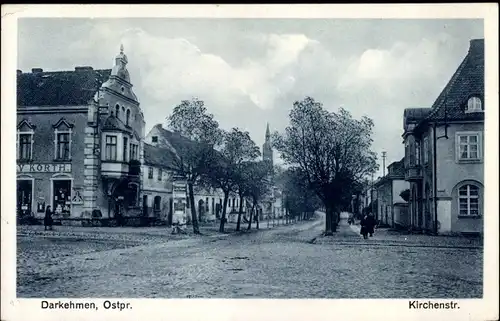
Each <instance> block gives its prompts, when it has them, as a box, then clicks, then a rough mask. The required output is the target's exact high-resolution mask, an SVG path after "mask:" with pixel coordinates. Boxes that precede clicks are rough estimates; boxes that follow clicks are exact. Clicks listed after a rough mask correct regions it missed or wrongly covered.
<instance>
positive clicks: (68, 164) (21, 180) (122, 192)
mask: <svg viewBox="0 0 500 321" xmlns="http://www.w3.org/2000/svg"><path fill="white" fill-rule="evenodd" d="M127 63H128V61H127V56H126V55H125V54H124V53H123V47H122V48H121V50H120V53H119V54H118V55H117V56H116V59H115V66H114V67H113V68H112V69H111V70H109V69H108V70H93V69H92V68H91V67H76V68H75V70H74V71H59V72H43V70H42V69H33V70H32V72H31V73H23V72H21V71H18V72H17V211H18V214H19V215H23V214H30V213H33V214H34V216H35V217H38V218H40V217H43V215H44V211H45V209H46V207H47V206H49V205H50V206H51V207H52V210H53V211H54V212H55V214H54V218H55V219H58V218H63V219H68V220H71V219H75V218H81V217H87V216H88V217H90V216H91V215H92V211H94V214H95V215H97V216H102V217H115V216H121V215H133V214H136V212H137V210H138V209H140V208H139V192H140V189H141V186H140V185H141V181H140V168H138V166H137V165H135V166H134V165H133V163H134V161H135V162H136V163H140V162H141V158H142V140H143V137H144V118H143V114H142V111H141V109H140V107H139V102H138V99H137V97H136V96H135V94H134V93H133V91H132V84H131V82H130V76H129V74H128V71H127V68H126V65H127ZM98 212H100V214H98Z"/></svg>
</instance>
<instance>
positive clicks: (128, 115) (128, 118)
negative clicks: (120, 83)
mask: <svg viewBox="0 0 500 321" xmlns="http://www.w3.org/2000/svg"><path fill="white" fill-rule="evenodd" d="M129 122H130V109H127V118H126V122H125V125H127V126H129V125H130V124H129Z"/></svg>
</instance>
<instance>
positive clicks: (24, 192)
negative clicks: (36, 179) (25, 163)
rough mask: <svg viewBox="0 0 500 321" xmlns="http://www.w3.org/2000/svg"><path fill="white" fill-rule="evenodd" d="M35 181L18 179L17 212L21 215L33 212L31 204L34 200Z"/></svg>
mask: <svg viewBox="0 0 500 321" xmlns="http://www.w3.org/2000/svg"><path fill="white" fill-rule="evenodd" d="M32 192H33V181H32V180H18V181H17V213H18V214H19V215H27V214H31V205H32V200H33V195H32Z"/></svg>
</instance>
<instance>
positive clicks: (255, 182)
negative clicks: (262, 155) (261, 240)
mask: <svg viewBox="0 0 500 321" xmlns="http://www.w3.org/2000/svg"><path fill="white" fill-rule="evenodd" d="M246 166H247V168H246V171H247V172H246V173H247V175H248V176H247V177H248V178H249V179H248V180H247V181H246V182H247V186H246V190H247V192H246V193H247V194H248V196H249V197H250V198H251V199H252V210H251V211H250V219H249V221H248V227H247V230H249V229H250V228H251V226H252V215H253V212H254V210H255V208H256V206H257V205H258V204H259V202H260V201H261V200H262V198H263V197H264V195H266V193H267V192H268V191H269V187H270V184H271V182H270V180H269V178H270V175H271V173H272V168H271V166H270V164H269V163H268V162H263V161H258V162H248V163H247V164H246ZM256 218H257V219H256V221H257V229H259V216H258V215H257V217H256Z"/></svg>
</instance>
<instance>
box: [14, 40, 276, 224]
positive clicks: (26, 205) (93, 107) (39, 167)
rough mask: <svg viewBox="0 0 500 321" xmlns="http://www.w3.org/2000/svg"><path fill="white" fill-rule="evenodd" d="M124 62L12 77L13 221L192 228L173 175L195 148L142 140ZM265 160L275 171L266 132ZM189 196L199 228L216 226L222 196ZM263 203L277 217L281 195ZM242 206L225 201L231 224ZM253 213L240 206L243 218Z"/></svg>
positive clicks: (161, 134)
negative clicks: (49, 216)
mask: <svg viewBox="0 0 500 321" xmlns="http://www.w3.org/2000/svg"><path fill="white" fill-rule="evenodd" d="M127 64H128V59H127V56H126V55H125V53H124V51H123V46H122V47H121V48H120V52H119V54H118V55H117V56H116V57H115V65H114V66H113V68H112V69H105V70H94V69H93V68H92V67H76V68H75V70H74V71H56V72H44V71H43V70H42V69H33V70H32V72H31V73H23V72H22V71H18V72H17V187H16V189H17V212H18V215H19V216H23V215H33V216H34V217H35V218H37V219H41V218H43V217H44V213H45V210H46V208H47V206H49V205H50V206H51V208H52V210H53V211H54V215H53V218H54V219H55V220H61V222H64V224H71V223H76V224H80V222H81V221H82V219H85V220H87V219H90V218H99V219H104V220H105V219H116V221H120V220H122V222H124V220H127V221H130V220H132V221H133V220H134V219H136V218H137V219H143V218H148V219H152V220H154V221H161V222H167V223H168V224H171V223H173V222H181V223H189V222H190V220H191V212H190V204H189V202H188V197H187V195H188V194H187V186H186V185H187V184H186V181H185V179H184V178H182V177H179V176H178V175H176V174H175V170H174V169H175V168H176V165H178V164H176V162H178V161H179V159H180V157H179V155H181V154H182V152H183V150H184V149H185V147H186V146H188V145H189V144H194V142H192V141H190V140H188V139H187V138H185V137H182V136H180V135H178V134H176V133H173V132H170V131H168V130H166V129H164V128H162V126H161V125H156V126H154V127H153V128H152V129H151V131H150V132H149V133H148V134H147V135H146V133H145V122H144V116H143V112H142V110H141V108H140V104H139V100H138V98H137V96H136V95H135V94H134V92H133V89H132V88H133V85H132V82H131V78H130V75H129V72H128V70H127ZM263 158H264V160H265V161H270V162H271V164H272V160H273V151H272V148H271V143H270V133H269V126H268V128H267V131H266V143H265V144H264V148H263ZM194 192H195V206H196V209H197V214H198V215H199V217H198V218H199V220H200V221H214V220H216V219H218V218H220V216H221V213H222V206H223V199H224V194H223V193H222V191H220V190H217V189H212V188H204V187H201V186H195V187H194ZM266 200H267V201H269V202H268V203H269V204H266V205H267V207H266V208H267V210H268V215H275V217H278V216H282V206H281V192H280V191H279V190H277V189H276V188H273V189H272V193H271V195H270V196H269V197H268V198H266ZM239 202H240V199H239V197H238V196H237V195H235V194H233V193H232V194H230V196H229V199H228V204H227V209H226V213H227V219H228V221H230V222H232V221H233V222H236V220H237V214H238V210H239V205H240V204H239ZM263 203H264V202H263ZM264 205H265V204H262V206H256V209H257V211H259V212H260V213H262V210H261V208H264ZM250 208H252V205H251V204H250V202H249V201H248V200H246V199H244V200H243V215H244V217H248V214H249V213H248V211H249V210H250ZM244 221H246V220H245V219H243V222H244Z"/></svg>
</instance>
